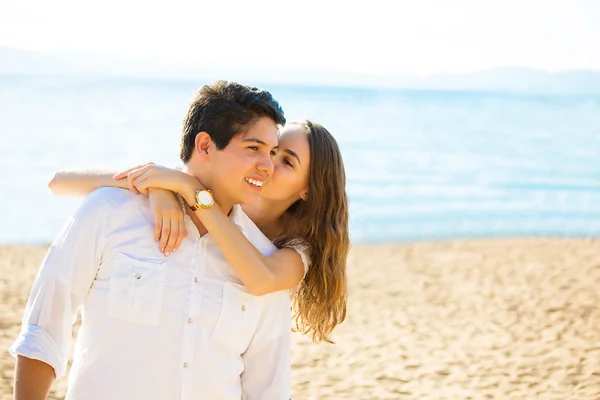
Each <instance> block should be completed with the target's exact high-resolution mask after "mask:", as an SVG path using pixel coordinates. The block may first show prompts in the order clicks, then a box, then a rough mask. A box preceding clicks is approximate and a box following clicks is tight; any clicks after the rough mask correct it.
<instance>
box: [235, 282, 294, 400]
mask: <svg viewBox="0 0 600 400" xmlns="http://www.w3.org/2000/svg"><path fill="white" fill-rule="evenodd" d="M274 295H280V293H279V294H274ZM272 311H273V310H271V312H269V313H266V314H267V318H266V319H263V320H262V321H261V322H260V324H261V326H260V328H259V330H258V332H257V333H256V334H255V337H254V339H253V340H252V342H251V343H250V346H248V350H247V351H246V352H245V353H244V355H243V356H242V357H243V359H244V365H245V368H244V372H243V373H242V400H288V399H289V398H290V386H291V373H292V371H291V369H292V365H291V362H292V361H291V354H290V352H291V315H290V309H289V301H288V302H282V304H281V305H280V312H279V313H277V314H279V317H275V318H273V317H274V315H273V313H272ZM273 327H279V331H278V332H277V334H276V335H275V336H270V337H269V338H267V339H266V340H264V338H261V336H264V335H265V333H267V334H270V335H272V334H273Z"/></svg>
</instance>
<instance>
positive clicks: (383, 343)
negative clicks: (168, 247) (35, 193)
mask: <svg viewBox="0 0 600 400" xmlns="http://www.w3.org/2000/svg"><path fill="white" fill-rule="evenodd" d="M44 253H45V248H43V247H15V246H0V296H1V300H2V302H1V307H2V308H1V310H0V347H1V348H2V349H3V350H5V349H6V348H8V346H9V345H10V343H11V342H12V340H13V339H14V337H15V336H16V335H17V333H18V330H19V325H20V318H21V314H22V311H23V307H24V304H25V301H26V299H27V295H28V292H29V289H30V287H31V283H32V281H33V279H34V277H35V274H36V271H37V268H38V266H39V263H40V261H41V259H42V258H43V255H44ZM349 292H350V303H349V308H348V317H347V320H346V322H344V323H343V324H342V325H341V326H340V327H338V328H337V329H336V331H335V333H334V337H333V339H334V340H335V342H336V344H335V345H330V344H313V343H311V342H310V341H309V340H308V339H307V338H306V337H303V336H302V335H300V334H294V342H293V348H292V362H293V377H292V396H293V398H294V400H302V399H503V400H504V399H569V400H575V399H586V400H590V399H600V307H599V306H600V240H583V239H577V240H575V239H518V240H516V239H515V240H482V241H453V242H438V243H418V244H402V245H382V246H355V247H354V248H353V250H352V252H351V255H350V262H349ZM0 368H1V380H0V387H1V388H0V400H7V399H11V398H12V397H11V392H12V380H13V375H14V373H13V368H14V361H13V359H12V358H11V357H10V356H9V355H8V353H6V351H4V352H3V353H1V355H0ZM66 385H67V382H66V379H62V380H60V381H58V382H56V383H55V385H54V388H53V391H52V394H51V396H50V397H49V398H50V399H62V398H63V396H64V393H65V391H66Z"/></svg>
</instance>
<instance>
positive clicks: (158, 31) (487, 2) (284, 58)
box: [0, 0, 600, 76]
mask: <svg viewBox="0 0 600 400" xmlns="http://www.w3.org/2000/svg"><path fill="white" fill-rule="evenodd" d="M0 46H3V47H11V48H17V49H28V50H84V51H91V52H102V53H112V54H126V55H129V56H140V57H157V58H163V59H169V60H176V61H179V60H181V61H184V60H190V61H200V62H211V61H220V62H222V61H225V62H231V63H241V62H244V61H247V60H249V61H255V62H263V63H265V64H268V65H271V66H293V67H316V68H326V69H331V70H340V71H347V72H355V73H361V74H403V73H408V74H413V75H419V76H425V75H430V74H435V73H468V72H473V71H477V70H481V69H487V68H493V67H503V66H520V67H530V68H537V69H543V70H547V71H562V70H571V69H591V70H600V51H599V49H600V1H594V0H570V1H556V0H545V1H537V0H520V1H514V0H502V1H495V0H479V1H472V0H453V1H447V0H440V1H433V0H411V1H404V0H396V1H393V0H387V1H381V0H368V1H361V2H358V1H357V2H354V1H351V0H347V1H335V0H303V1H284V0H273V1H272V0H268V1H267V0H254V1H249V0H245V1H235V0H230V1H217V0H210V1H201V0H195V1H184V0H170V1H161V2H160V3H158V2H156V3H154V2H152V0H144V1H141V0H103V1H102V2H93V3H90V2H83V1H80V0H52V1H48V0H0Z"/></svg>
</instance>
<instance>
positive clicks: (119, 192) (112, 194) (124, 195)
mask: <svg viewBox="0 0 600 400" xmlns="http://www.w3.org/2000/svg"><path fill="white" fill-rule="evenodd" d="M139 197H140V196H139V195H137V194H134V193H132V192H131V191H129V190H127V189H121V188H115V187H103V188H100V189H96V190H94V191H93V192H92V193H90V194H89V195H88V198H98V199H102V201H103V202H105V203H106V204H108V205H122V204H127V203H130V202H134V201H138V198H139Z"/></svg>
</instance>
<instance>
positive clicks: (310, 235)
mask: <svg viewBox="0 0 600 400" xmlns="http://www.w3.org/2000/svg"><path fill="white" fill-rule="evenodd" d="M293 124H298V125H301V126H302V127H303V128H304V131H305V132H306V135H307V138H308V143H309V148H310V160H311V161H310V172H309V183H308V196H307V199H306V201H304V200H298V201H297V202H296V203H294V204H293V205H292V206H291V207H290V208H289V209H288V210H287V211H286V213H285V215H284V223H283V234H282V235H281V236H279V237H278V238H277V239H276V240H275V245H277V247H279V248H281V247H286V245H287V246H290V245H293V244H298V242H299V241H300V243H301V244H303V245H306V246H307V248H308V253H309V258H310V260H311V264H310V267H309V269H308V272H307V274H306V276H305V277H304V280H303V281H302V282H301V283H300V285H299V287H298V288H297V291H296V293H295V295H294V298H293V309H294V312H295V313H294V319H295V323H296V330H298V331H300V332H302V333H304V334H307V335H309V336H310V337H311V338H312V340H313V341H315V342H320V341H326V342H329V343H332V341H331V339H330V335H331V332H332V331H333V329H334V328H335V327H336V326H337V325H338V324H340V323H342V322H343V321H344V319H345V318H346V303H347V299H348V289H347V279H346V260H347V257H348V251H349V250H350V237H349V233H348V199H347V196H346V173H345V171H344V163H343V161H342V155H341V152H340V149H339V147H338V144H337V142H336V141H335V139H334V138H333V136H332V135H331V134H330V133H329V132H328V131H327V129H325V128H324V127H323V126H321V125H319V124H316V123H313V122H310V121H303V122H294V123H293Z"/></svg>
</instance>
